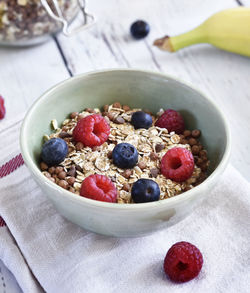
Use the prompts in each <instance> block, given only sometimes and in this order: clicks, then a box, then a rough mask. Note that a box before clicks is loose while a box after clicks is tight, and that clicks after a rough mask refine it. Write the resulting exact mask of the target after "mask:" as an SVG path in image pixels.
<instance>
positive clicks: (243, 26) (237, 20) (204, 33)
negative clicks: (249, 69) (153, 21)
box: [154, 7, 250, 57]
mask: <svg viewBox="0 0 250 293" xmlns="http://www.w3.org/2000/svg"><path fill="white" fill-rule="evenodd" d="M199 43H208V44H211V45H213V46H215V47H217V48H219V49H222V50H225V51H229V52H233V53H237V54H240V55H244V56H248V57H250V8H248V7H238V8H233V9H227V10H224V11H221V12H218V13H216V14H214V15H213V16H211V17H210V18H208V19H207V20H206V21H205V22H203V23H202V24H201V25H200V26H198V27H196V28H195V29H193V30H191V31H189V32H187V33H184V34H181V35H178V36H175V37H169V36H165V37H163V38H160V39H157V40H155V41H154V45H155V46H157V47H158V48H160V49H162V50H165V51H169V52H176V51H178V50H180V49H182V48H184V47H187V46H190V45H194V44H199Z"/></svg>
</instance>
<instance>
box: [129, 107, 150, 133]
mask: <svg viewBox="0 0 250 293" xmlns="http://www.w3.org/2000/svg"><path fill="white" fill-rule="evenodd" d="M152 123H153V120H152V117H151V116H150V115H149V114H147V113H145V112H142V111H137V112H135V113H133V115H132V117H131V124H132V125H133V126H134V128H135V129H138V128H145V129H148V128H149V127H150V126H152Z"/></svg>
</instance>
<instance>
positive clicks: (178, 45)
mask: <svg viewBox="0 0 250 293" xmlns="http://www.w3.org/2000/svg"><path fill="white" fill-rule="evenodd" d="M170 41H171V44H172V47H173V51H178V50H180V49H182V48H184V47H187V46H190V45H193V44H198V43H206V38H205V34H204V30H203V27H202V25H201V26H198V27H197V28H195V29H193V30H191V31H189V32H187V33H184V34H181V35H178V36H175V37H171V38H170Z"/></svg>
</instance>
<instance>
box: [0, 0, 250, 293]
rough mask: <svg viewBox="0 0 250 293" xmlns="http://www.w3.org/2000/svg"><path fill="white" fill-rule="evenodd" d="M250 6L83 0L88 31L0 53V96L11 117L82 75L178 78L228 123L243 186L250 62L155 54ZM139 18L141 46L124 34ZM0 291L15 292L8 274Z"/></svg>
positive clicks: (191, 53)
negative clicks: (118, 71) (143, 72)
mask: <svg viewBox="0 0 250 293" xmlns="http://www.w3.org/2000/svg"><path fill="white" fill-rule="evenodd" d="M241 4H242V5H245V6H248V5H250V0H241V1H238V0H189V1H187V0H178V1H175V0H133V1H132V0H130V1H124V0H105V1H101V0H89V1H88V10H89V11H90V12H92V13H94V14H95V15H96V16H97V19H98V21H97V24H96V25H95V26H94V27H92V28H91V29H89V30H87V31H85V32H82V33H80V34H78V35H77V36H75V37H73V38H71V39H68V38H66V37H64V36H62V35H59V36H58V37H51V40H50V41H49V42H47V43H46V44H43V45H41V46H36V47H32V48H27V49H24V48H23V49H9V48H1V49H0V93H1V94H2V95H3V96H4V97H5V100H6V107H7V116H6V118H5V119H13V118H14V117H16V116H17V115H19V114H20V113H23V112H26V111H27V109H28V108H29V106H30V105H31V104H32V103H33V102H34V101H35V100H36V99H37V98H38V97H39V96H40V95H41V94H42V93H43V92H44V91H45V90H47V89H48V88H50V87H51V86H53V85H54V84H56V83H58V82H60V81H62V80H64V79H66V78H69V77H70V76H72V75H76V74H79V73H82V72H87V71H91V70H97V69H103V68H115V67H130V68H142V69H150V70H154V71H161V72H165V73H167V74H171V75H173V76H176V77H178V78H181V79H183V80H185V81H187V82H189V83H192V84H193V85H195V86H196V87H198V88H200V89H201V90H203V91H204V92H206V93H207V94H208V95H210V96H211V97H212V98H213V99H214V100H215V101H216V102H217V103H218V105H219V106H220V107H221V108H222V109H223V111H224V112H225V114H226V116H227V117H228V120H229V123H230V126H231V131H232V139H233V149H232V156H231V163H232V164H233V165H234V166H235V167H236V168H237V169H238V170H239V171H240V172H241V174H242V175H243V176H244V177H245V178H246V179H248V180H250V156H249V152H250V135H249V133H250V114H249V112H250V59H249V58H246V57H243V56H238V55H234V54H231V53H227V52H223V51H220V50H218V49H215V48H213V47H211V46H209V45H206V44H204V45H197V46H194V47H190V48H186V49H184V50H182V51H180V52H178V53H175V54H169V53H166V52H161V51H159V50H158V49H157V48H154V47H153V46H152V43H153V40H154V39H155V38H158V37H161V36H163V35H165V34H169V35H175V34H178V33H181V32H184V31H187V30H189V29H191V28H193V27H195V26H196V25H198V24H199V23H201V22H202V21H203V20H204V19H206V18H207V17H209V16H210V15H212V14H213V13H215V12H217V11H220V10H223V9H226V8H232V7H237V6H239V5H241ZM137 19H144V20H146V21H147V22H148V23H149V24H150V26H151V32H150V35H149V36H148V37H147V38H146V39H144V40H141V41H135V40H133V39H132V38H131V37H130V35H129V27H130V25H131V23H132V22H133V21H135V20H137ZM0 269H1V272H2V274H4V275H5V280H6V282H5V287H2V286H1V282H0V293H2V292H7V293H9V292H19V290H18V288H17V286H16V285H15V282H14V281H10V280H11V278H12V277H11V275H10V274H8V272H7V271H6V269H5V268H4V266H3V264H2V263H1V262H0Z"/></svg>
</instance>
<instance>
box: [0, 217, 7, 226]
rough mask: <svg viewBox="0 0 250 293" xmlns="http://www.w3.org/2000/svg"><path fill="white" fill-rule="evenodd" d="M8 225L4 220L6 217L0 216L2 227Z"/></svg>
mask: <svg viewBox="0 0 250 293" xmlns="http://www.w3.org/2000/svg"><path fill="white" fill-rule="evenodd" d="M4 226H6V223H5V222H4V219H3V218H2V217H0V227H4Z"/></svg>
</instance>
